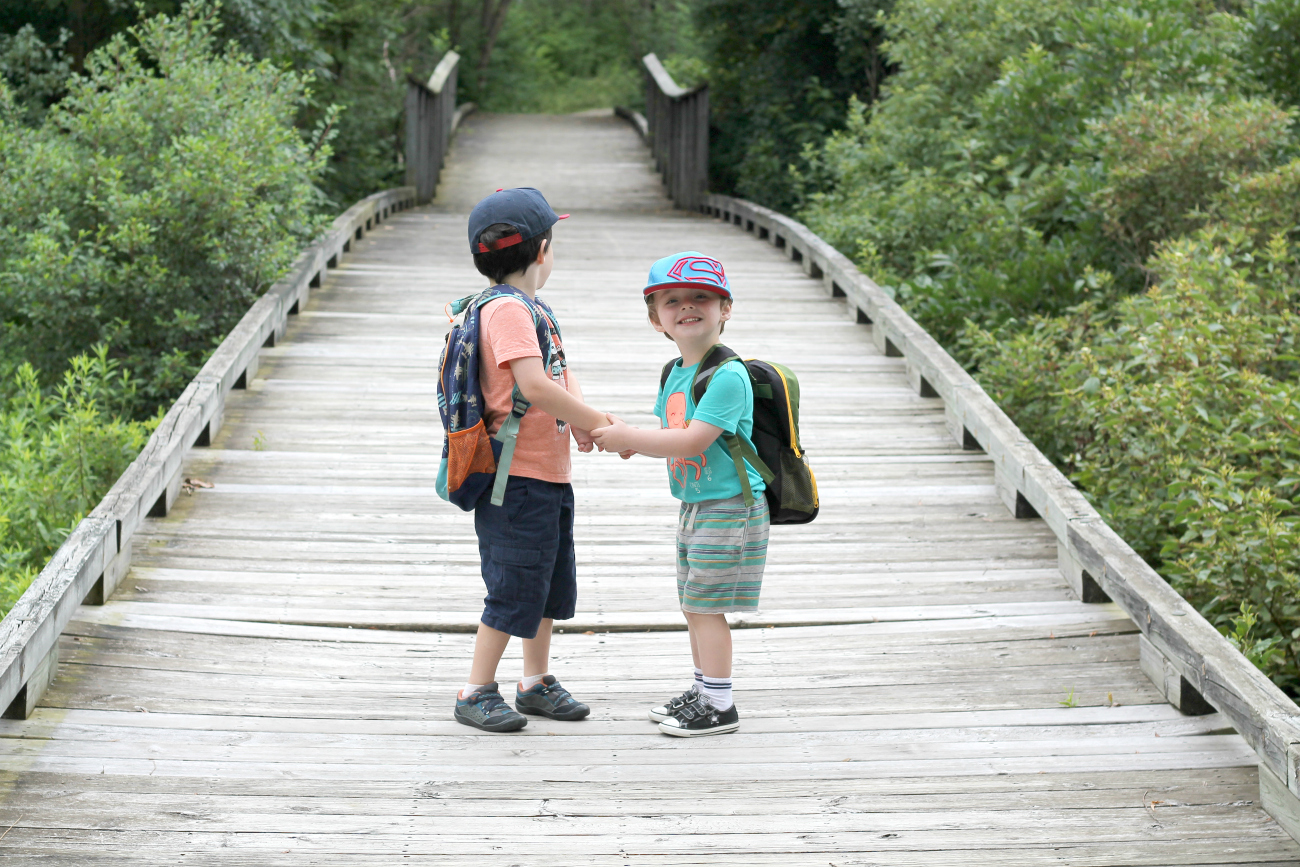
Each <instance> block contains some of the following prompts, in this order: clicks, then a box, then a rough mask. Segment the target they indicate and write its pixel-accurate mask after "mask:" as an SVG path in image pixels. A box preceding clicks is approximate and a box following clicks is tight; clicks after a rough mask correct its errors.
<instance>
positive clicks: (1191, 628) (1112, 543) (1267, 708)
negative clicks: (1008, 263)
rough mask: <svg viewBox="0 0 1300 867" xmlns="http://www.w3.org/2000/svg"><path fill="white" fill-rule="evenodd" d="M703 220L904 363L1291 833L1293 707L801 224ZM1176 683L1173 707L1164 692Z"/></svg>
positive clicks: (1067, 569)
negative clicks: (1282, 798) (1242, 749)
mask: <svg viewBox="0 0 1300 867" xmlns="http://www.w3.org/2000/svg"><path fill="white" fill-rule="evenodd" d="M700 210H702V211H704V212H705V213H708V214H712V215H715V216H718V217H720V218H722V219H724V220H726V221H727V222H729V223H734V224H735V225H738V226H741V227H742V228H744V229H746V230H748V231H751V232H757V234H758V235H759V237H760V238H766V239H767V240H768V241H770V242H771V243H772V244H775V245H776V246H777V247H780V248H784V249H785V250H786V252H787V255H789V256H790V257H791V258H793V259H795V260H797V261H800V262H801V263H802V264H803V268H804V270H805V271H806V272H807V273H808V274H810V275H812V276H813V277H816V278H820V279H821V281H822V283H823V285H824V286H825V287H826V289H827V291H828V293H829V294H831V295H832V296H833V297H843V298H845V300H846V301H847V303H848V305H849V310H850V313H851V314H853V315H854V316H855V317H856V319H857V321H858V322H859V323H863V324H870V325H871V326H872V339H873V340H874V342H875V343H876V345H877V346H878V347H880V349H881V350H882V351H883V352H884V353H885V355H887V356H894V357H900V356H901V357H902V358H903V360H904V364H905V366H906V370H907V376H908V379H909V380H910V381H911V383H912V386H913V387H914V388H915V389H916V390H917V391H918V392H919V393H920V394H921V395H922V396H923V397H938V398H941V399H942V400H943V402H944V410H945V417H946V420H947V424H948V429H949V432H950V433H951V434H952V435H953V437H954V439H956V441H957V442H958V443H961V444H962V445H963V446H964V447H966V448H971V449H974V448H982V449H983V450H984V451H985V452H987V453H988V456H989V457H990V458H991V459H992V460H993V466H994V482H995V485H996V487H997V490H998V493H999V495H1000V497H1001V498H1002V500H1003V502H1004V503H1005V504H1006V505H1007V507H1008V508H1009V509H1010V510H1011V511H1012V513H1013V514H1015V515H1016V517H1018V518H1019V517H1039V516H1041V517H1042V518H1043V520H1044V521H1045V522H1046V523H1047V525H1048V526H1049V527H1050V528H1051V530H1052V532H1053V533H1054V534H1055V535H1056V539H1057V548H1058V552H1059V560H1060V565H1061V571H1062V572H1063V573H1064V575H1065V577H1066V580H1067V582H1068V583H1069V584H1070V585H1071V587H1072V589H1073V590H1074V592H1075V594H1076V595H1078V596H1079V597H1080V599H1081V600H1083V601H1084V602H1102V601H1107V599H1106V597H1109V598H1110V599H1112V600H1114V601H1115V602H1116V603H1117V604H1118V605H1119V606H1120V608H1122V609H1123V610H1124V611H1125V612H1126V613H1127V614H1128V615H1129V617H1131V618H1132V619H1133V622H1134V623H1136V624H1137V626H1138V628H1139V629H1140V630H1141V632H1142V634H1143V636H1144V637H1145V640H1146V641H1147V642H1149V643H1150V644H1149V646H1148V645H1144V646H1143V652H1144V655H1145V654H1146V653H1147V652H1148V650H1150V651H1152V652H1157V653H1158V654H1160V656H1161V657H1162V659H1160V660H1159V662H1161V663H1167V665H1168V666H1171V667H1172V669H1173V672H1174V677H1175V678H1176V683H1175V684H1173V685H1172V686H1171V685H1167V684H1162V683H1161V682H1160V678H1158V677H1155V676H1152V679H1153V680H1155V681H1156V685H1157V686H1158V687H1160V688H1161V690H1162V691H1163V692H1165V694H1166V697H1167V698H1169V699H1170V700H1171V701H1172V702H1173V703H1174V704H1175V705H1178V706H1180V707H1182V708H1183V709H1184V710H1185V711H1188V712H1193V713H1195V712H1197V710H1196V709H1194V707H1195V705H1197V703H1198V701H1199V700H1200V699H1204V701H1206V702H1208V703H1209V705H1210V706H1212V707H1213V708H1214V709H1216V710H1218V711H1219V712H1220V713H1222V714H1223V715H1224V717H1226V718H1227V719H1228V721H1229V722H1230V723H1231V724H1232V726H1233V727H1234V728H1235V729H1236V730H1237V731H1238V732H1239V733H1240V734H1241V736H1242V737H1243V738H1244V739H1245V740H1246V742H1247V743H1249V744H1250V746H1251V747H1252V748H1253V749H1254V750H1255V752H1256V753H1257V754H1258V755H1259V758H1260V780H1261V792H1262V793H1263V795H1264V797H1263V801H1264V806H1265V808H1266V809H1267V810H1268V811H1269V812H1270V813H1272V814H1273V815H1274V816H1276V817H1278V818H1279V821H1280V822H1282V824H1283V827H1285V828H1286V829H1287V830H1288V831H1289V832H1290V833H1292V835H1296V834H1297V829H1298V828H1300V825H1298V824H1297V823H1296V821H1292V819H1291V818H1290V817H1296V816H1300V809H1297V805H1296V804H1295V802H1294V801H1293V800H1292V801H1291V802H1290V804H1289V805H1287V804H1281V803H1279V802H1278V800H1277V798H1278V797H1279V793H1280V792H1285V791H1288V790H1289V792H1290V793H1291V794H1292V795H1295V796H1300V782H1298V781H1297V773H1296V770H1297V761H1298V760H1300V707H1297V706H1296V704H1295V702H1293V701H1291V699H1289V698H1288V697H1287V696H1286V694H1285V693H1283V692H1282V690H1280V689H1278V688H1277V686H1276V685H1275V684H1274V683H1273V682H1272V681H1270V680H1269V679H1268V678H1267V677H1265V676H1264V674H1263V673H1262V672H1261V671H1260V670H1259V669H1258V668H1256V667H1255V666H1254V665H1252V664H1251V663H1250V661H1249V660H1247V659H1246V658H1245V657H1244V656H1242V655H1241V653H1240V652H1238V651H1237V649H1236V648H1235V647H1233V646H1232V645H1231V644H1229V643H1228V641H1227V640H1226V639H1225V638H1224V637H1223V636H1222V635H1220V634H1219V632H1218V630H1216V629H1215V628H1214V627H1213V626H1211V625H1210V623H1209V621H1207V620H1206V619H1205V618H1204V617H1202V616H1201V615H1200V613H1199V612H1198V611H1197V610H1196V609H1195V608H1194V607H1192V606H1191V605H1190V604H1188V603H1187V601H1186V600H1184V599H1183V598H1182V596H1180V595H1179V594H1178V593H1177V591H1175V590H1174V589H1173V588H1172V587H1170V586H1169V584H1167V583H1166V582H1165V580H1164V579H1163V578H1161V577H1160V575H1159V574H1157V573H1156V571H1155V570H1154V569H1152V568H1151V566H1150V565H1148V564H1147V563H1146V561H1145V560H1143V559H1142V558H1141V557H1140V556H1139V555H1138V554H1137V552H1136V551H1134V550H1133V549H1132V548H1131V547H1129V545H1128V543H1126V542H1125V541H1124V540H1123V539H1122V538H1120V536H1119V535H1118V534H1117V533H1116V532H1115V531H1114V530H1113V529H1111V527H1110V526H1109V525H1108V524H1107V523H1106V522H1105V520H1103V519H1102V517H1101V515H1100V514H1098V513H1097V510H1096V509H1094V508H1093V507H1092V504H1091V503H1089V502H1088V500H1087V499H1086V498H1085V497H1084V496H1083V494H1082V493H1080V492H1079V490H1078V489H1077V488H1075V486H1074V485H1073V484H1072V483H1071V482H1070V480H1069V479H1067V478H1066V477H1065V476H1064V475H1063V474H1062V473H1061V472H1060V471H1059V470H1058V469H1057V468H1056V467H1055V466H1054V465H1053V464H1052V462H1051V461H1049V460H1048V459H1047V458H1046V457H1045V456H1044V455H1043V454H1042V452H1040V451H1039V450H1038V448H1037V447H1036V446H1035V445H1034V444H1033V443H1032V442H1030V441H1029V439H1028V438H1027V437H1026V436H1025V435H1024V434H1023V433H1021V432H1020V430H1019V428H1017V427H1016V425H1015V423H1014V422H1012V421H1011V419H1010V418H1009V417H1008V416H1007V414H1006V413H1005V412H1003V411H1002V409H1001V408H1000V407H999V406H998V405H997V404H996V403H994V401H993V399H992V398H990V397H989V396H988V394H986V393H985V391H984V389H983V388H981V387H980V385H979V383H978V382H976V381H975V379H974V378H973V377H972V376H971V375H970V374H969V373H967V372H966V370H965V369H964V368H962V366H961V365H960V364H958V363H957V362H956V361H955V360H954V359H953V358H952V357H951V356H950V355H948V353H947V351H945V350H944V348H943V347H942V346H940V345H939V343H938V342H937V341H935V339H934V338H933V337H931V336H930V335H929V334H928V333H926V331H925V330H924V329H923V328H921V326H919V325H918V324H917V323H916V322H915V321H914V320H913V319H912V317H911V316H909V315H908V314H907V312H906V311H904V310H903V308H902V307H900V306H899V305H898V303H897V302H895V301H894V299H893V298H891V297H890V296H889V295H888V294H887V293H886V292H885V291H884V290H883V289H881V288H880V287H879V286H877V285H876V284H875V283H874V282H873V281H872V280H871V279H870V278H869V277H867V276H866V275H864V274H862V273H861V272H860V271H858V269H857V266H855V265H854V264H853V263H852V262H851V261H849V259H848V258H847V257H845V256H844V255H843V254H841V253H840V252H839V251H838V250H836V249H835V248H834V247H832V246H831V245H830V244H829V243H827V242H826V241H825V240H823V239H822V238H820V237H819V236H818V235H816V234H815V233H814V232H813V231H812V230H811V229H809V228H808V227H807V226H805V225H803V224H802V223H800V222H798V221H796V220H792V219H791V218H789V217H786V216H783V215H781V214H778V213H776V212H775V211H771V210H769V209H767V208H764V207H762V206H760V205H755V204H753V203H752V202H747V201H745V200H743V199H736V198H732V197H730V196H722V195H706V196H704V198H703V202H702V204H701V207H700ZM1146 662H1147V661H1146V660H1144V665H1143V668H1144V670H1146V671H1148V674H1149V675H1150V674H1151V669H1150V666H1148V665H1147V664H1146ZM1179 685H1181V692H1182V695H1181V698H1180V696H1179V695H1177V694H1171V691H1174V692H1177V691H1180V690H1179ZM1192 690H1195V693H1192V694H1190V695H1189V694H1188V693H1191V691H1192ZM1204 710H1209V708H1205V709H1204ZM1269 774H1271V775H1272V777H1273V778H1274V779H1272V780H1270V779H1268V775H1269ZM1270 786H1272V787H1273V788H1272V790H1271V792H1272V794H1270V789H1269V787H1270ZM1280 812H1286V813H1287V814H1288V815H1287V816H1286V817H1284V816H1282V815H1280Z"/></svg>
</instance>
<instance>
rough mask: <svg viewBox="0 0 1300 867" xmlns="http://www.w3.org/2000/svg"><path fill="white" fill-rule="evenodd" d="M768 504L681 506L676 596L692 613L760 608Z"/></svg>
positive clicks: (735, 500) (736, 501)
mask: <svg viewBox="0 0 1300 867" xmlns="http://www.w3.org/2000/svg"><path fill="white" fill-rule="evenodd" d="M770 523H771V522H770V520H769V514H768V510H767V500H766V499H765V498H764V497H763V496H762V495H761V494H760V495H759V496H758V499H757V502H755V503H754V505H753V506H751V507H746V506H745V498H744V497H741V496H735V497H731V498H730V499H727V500H705V501H704V502H702V503H682V511H681V515H680V517H679V519H678V522H677V598H678V599H679V600H680V601H681V604H682V610H683V611H689V612H690V613H692V614H726V613H728V612H732V611H753V610H754V609H756V608H758V593H759V591H760V590H761V589H762V588H763V564H764V563H765V562H766V561H767V531H768V527H769V526H770Z"/></svg>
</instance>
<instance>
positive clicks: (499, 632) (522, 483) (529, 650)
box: [455, 187, 607, 732]
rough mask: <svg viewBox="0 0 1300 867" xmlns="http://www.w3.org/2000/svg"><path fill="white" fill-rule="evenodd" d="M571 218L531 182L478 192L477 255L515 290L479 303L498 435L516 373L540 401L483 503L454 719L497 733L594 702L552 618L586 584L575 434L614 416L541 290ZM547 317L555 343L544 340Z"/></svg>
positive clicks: (491, 423)
mask: <svg viewBox="0 0 1300 867" xmlns="http://www.w3.org/2000/svg"><path fill="white" fill-rule="evenodd" d="M565 216H567V215H565ZM561 219H564V217H561V216H559V215H558V214H556V213H555V212H554V211H553V210H552V209H551V206H550V205H549V204H547V202H546V199H545V198H544V197H543V196H542V194H541V193H540V192H538V191H537V190H535V189H532V188H531V187H521V188H518V189H511V190H498V191H497V192H496V193H494V194H493V195H491V196H488V197H487V198H486V199H484V200H483V201H481V202H479V203H478V204H477V205H476V206H475V207H474V210H473V211H472V212H471V214H470V219H469V243H470V251H471V252H472V253H473V254H474V266H475V267H476V268H478V270H479V273H481V274H483V275H484V276H485V277H487V278H488V280H489V281H490V284H489V286H497V287H499V288H502V289H503V290H504V289H512V290H514V291H513V292H512V293H511V295H510V297H505V298H498V299H496V300H493V301H490V302H488V303H487V304H485V305H484V306H483V308H482V310H481V312H480V319H479V323H480V324H479V370H480V381H481V384H482V389H483V396H484V401H485V403H486V407H485V409H484V412H483V416H484V419H485V421H486V422H487V427H488V433H489V434H495V433H496V432H497V430H498V429H499V428H500V427H501V424H502V422H503V421H504V420H505V419H506V417H507V416H509V415H510V411H511V408H512V406H513V403H514V402H513V400H512V394H513V392H514V389H515V386H516V384H517V385H518V387H519V391H520V393H521V395H522V396H523V398H524V399H525V400H526V401H528V402H529V404H531V406H530V407H529V409H528V411H527V413H525V415H524V416H523V418H522V419H521V421H520V423H519V433H518V437H517V439H516V446H515V450H514V457H513V459H512V460H511V462H510V467H509V479H508V481H507V484H506V491H505V499H504V501H503V502H502V504H501V505H499V506H497V505H493V504H492V503H491V502H490V492H487V493H484V495H483V497H482V498H481V499H480V500H479V501H478V503H477V505H476V506H475V508H474V530H475V532H476V533H477V535H478V547H479V556H480V559H481V561H482V570H483V581H484V583H485V584H486V585H487V597H486V599H484V610H483V617H482V619H481V622H480V623H479V627H478V635H477V637H476V639H475V642H474V661H473V664H472V667H471V668H470V676H469V681H468V682H467V683H466V684H465V686H464V688H463V689H462V690H461V691H460V693H459V695H457V697H456V710H455V718H456V720H457V721H458V722H461V723H464V724H465V725H469V726H473V727H475V728H478V729H482V730H484V731H490V732H502V731H515V730H516V729H521V728H523V727H524V726H525V725H527V724H528V720H527V718H526V717H524V716H523V714H524V713H531V714H539V715H542V716H546V717H549V718H551V719H558V720H576V719H582V718H583V717H585V716H587V714H589V713H590V708H588V707H587V705H585V704H582V703H581V702H578V701H576V700H574V698H573V697H572V696H571V695H569V692H568V691H567V690H566V689H565V688H564V687H562V686H560V683H559V681H558V680H556V678H555V677H554V676H553V675H551V674H549V673H548V671H547V669H548V667H549V658H550V646H551V628H552V624H553V622H554V621H555V620H567V619H569V618H571V617H573V614H574V610H575V606H576V602H577V595H578V590H577V572H576V569H575V563H574V551H573V486H572V485H571V484H570V480H571V478H572V475H571V472H570V466H569V436H570V433H572V436H573V438H574V439H575V440H577V443H578V449H579V450H580V451H584V452H589V451H591V450H592V441H591V434H590V433H589V431H590V430H591V429H592V428H594V427H598V426H600V425H604V424H606V423H607V420H606V417H605V415H604V414H603V413H601V412H598V411H597V410H595V409H593V408H592V407H590V406H588V405H587V404H586V403H584V402H583V400H582V389H581V387H580V386H579V385H578V381H577V378H576V377H574V375H573V372H572V371H571V370H569V369H568V365H567V363H566V362H565V359H564V349H563V344H562V342H561V340H560V331H559V326H558V323H557V322H556V320H555V315H554V313H553V312H552V311H551V309H550V307H549V306H547V305H546V303H545V302H543V301H542V300H541V299H539V298H537V292H538V290H539V289H541V288H542V286H544V285H545V284H546V280H547V278H548V277H550V275H551V268H552V266H553V264H554V261H555V257H554V253H553V252H552V249H551V230H552V227H553V226H554V225H555V223H556V221H558V220H561ZM502 284H504V286H502ZM535 315H536V316H540V317H543V318H544V319H535V318H534V317H535ZM542 321H544V322H545V325H546V332H548V333H549V342H550V345H549V346H542V345H539V342H538V340H539V331H540V327H539V325H538V323H539V322H542ZM543 349H545V350H546V352H545V353H543ZM548 365H549V366H548ZM560 419H563V421H561V420H560ZM512 635H515V636H519V637H520V638H522V639H523V642H524V648H523V650H524V677H523V680H521V681H520V682H519V685H518V687H517V688H516V691H515V708H516V709H513V710H512V709H511V708H510V706H509V705H508V704H507V703H506V701H505V700H504V699H503V698H502V697H501V694H500V692H499V690H498V687H497V684H496V669H497V664H498V663H499V662H500V661H501V655H502V653H504V652H505V649H506V645H507V644H508V643H509V641H510V637H511V636H512Z"/></svg>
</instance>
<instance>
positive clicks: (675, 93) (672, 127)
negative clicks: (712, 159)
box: [641, 53, 709, 211]
mask: <svg viewBox="0 0 1300 867" xmlns="http://www.w3.org/2000/svg"><path fill="white" fill-rule="evenodd" d="M641 60H642V63H644V64H645V70H646V91H645V109H646V123H647V124H648V126H649V127H650V136H649V138H650V152H651V154H652V155H653V156H654V159H655V169H656V170H657V171H659V172H660V173H661V174H662V175H663V179H664V186H665V187H667V188H668V197H669V198H671V199H672V201H673V204H674V205H676V206H677V207H679V208H684V209H687V210H692V211H693V210H696V209H698V208H699V207H700V205H701V203H702V202H703V197H704V194H705V193H707V192H708V189H709V86H708V85H707V84H702V85H700V86H699V87H696V88H694V89H693V90H684V89H683V88H681V87H679V86H678V85H677V82H675V81H673V79H672V76H670V75H669V74H668V70H666V69H664V67H663V64H662V63H660V62H659V58H658V57H656V56H655V55H654V54H653V53H651V54H647V55H646V56H645V57H643V58H642V59H641Z"/></svg>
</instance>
